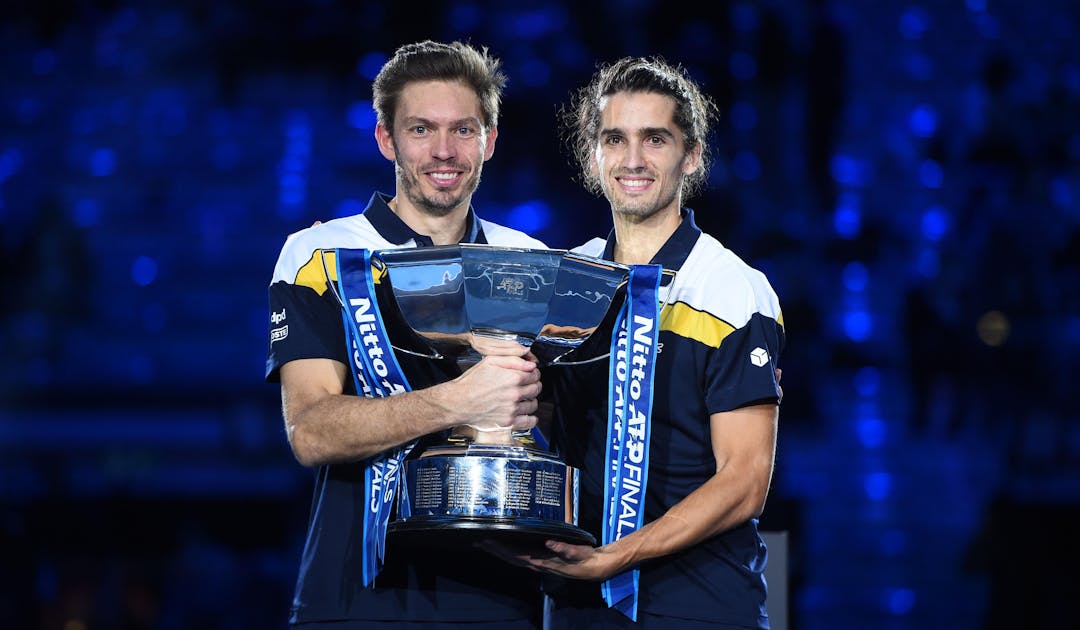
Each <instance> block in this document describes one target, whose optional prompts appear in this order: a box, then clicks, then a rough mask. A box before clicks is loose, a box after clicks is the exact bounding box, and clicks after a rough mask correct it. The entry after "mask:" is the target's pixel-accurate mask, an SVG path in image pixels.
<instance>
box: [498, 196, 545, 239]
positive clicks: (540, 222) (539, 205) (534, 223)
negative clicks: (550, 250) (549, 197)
mask: <svg viewBox="0 0 1080 630" xmlns="http://www.w3.org/2000/svg"><path fill="white" fill-rule="evenodd" d="M506 223H507V225H508V226H509V227H512V228H514V229H517V230H521V231H522V232H525V233H528V234H532V233H535V232H538V231H540V230H542V229H544V228H546V227H547V226H548V224H549V223H551V206H549V205H548V203H547V202H546V201H542V200H538V199H532V200H530V201H526V202H525V203H522V204H518V205H516V206H514V207H513V208H511V209H510V211H509V212H507V213H506Z"/></svg>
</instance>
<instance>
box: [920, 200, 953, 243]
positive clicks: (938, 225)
mask: <svg viewBox="0 0 1080 630" xmlns="http://www.w3.org/2000/svg"><path fill="white" fill-rule="evenodd" d="M950 221H951V218H950V216H949V211H948V210H946V209H945V208H944V207H942V206H931V207H929V208H927V209H926V212H923V216H922V222H921V228H922V236H923V238H925V239H926V240H928V241H931V242H937V241H940V240H941V239H942V237H944V236H945V235H946V234H948V232H949V224H950Z"/></svg>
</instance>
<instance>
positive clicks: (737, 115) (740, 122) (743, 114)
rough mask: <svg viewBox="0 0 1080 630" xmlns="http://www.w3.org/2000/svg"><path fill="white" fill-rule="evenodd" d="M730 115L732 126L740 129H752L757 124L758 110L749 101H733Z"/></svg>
mask: <svg viewBox="0 0 1080 630" xmlns="http://www.w3.org/2000/svg"><path fill="white" fill-rule="evenodd" d="M728 117H729V118H730V119H731V126H732V127H734V128H736V129H738V130H739V131H750V130H751V129H753V128H754V127H756V126H757V120H758V116H757V110H756V109H754V105H753V104H752V103H750V102H749V101H737V102H735V103H733V104H732V105H731V109H730V110H729V114H728Z"/></svg>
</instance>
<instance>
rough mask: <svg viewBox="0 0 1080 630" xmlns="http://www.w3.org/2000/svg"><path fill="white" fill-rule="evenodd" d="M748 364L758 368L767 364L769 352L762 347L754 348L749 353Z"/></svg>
mask: <svg viewBox="0 0 1080 630" xmlns="http://www.w3.org/2000/svg"><path fill="white" fill-rule="evenodd" d="M750 362H751V363H753V364H754V365H756V366H758V367H761V366H763V365H766V364H768V362H769V352H768V351H767V350H766V349H765V348H762V347H757V348H754V349H753V350H751V351H750Z"/></svg>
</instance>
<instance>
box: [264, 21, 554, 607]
mask: <svg viewBox="0 0 1080 630" xmlns="http://www.w3.org/2000/svg"><path fill="white" fill-rule="evenodd" d="M505 82H506V79H505V76H504V75H503V73H502V71H501V70H500V62H499V60H498V59H496V58H495V57H493V56H491V55H489V54H488V52H487V49H486V48H476V47H473V46H471V45H468V44H463V43H460V42H453V43H450V44H444V43H438V42H433V41H423V42H419V43H414V44H408V45H405V46H402V47H400V48H399V49H398V50H397V51H396V52H395V54H394V55H393V57H391V58H390V59H389V60H388V61H387V63H386V64H385V65H384V66H383V68H382V70H381V71H380V72H379V74H378V76H377V77H376V78H375V81H374V85H373V96H374V98H373V104H374V108H375V110H376V112H377V115H378V123H377V126H376V130H375V140H376V143H377V144H378V148H379V151H380V152H381V153H382V154H383V156H384V157H386V159H387V160H390V161H392V162H393V163H394V171H395V176H396V177H395V179H396V190H395V194H394V196H393V197H390V196H388V195H385V194H383V193H380V192H376V193H374V194H373V195H372V197H371V200H370V202H369V203H368V206H367V208H366V209H365V210H364V211H363V213H361V214H358V215H354V216H349V217H344V218H339V219H334V220H331V221H326V222H322V223H318V224H316V225H314V226H312V227H310V228H307V229H305V230H302V231H300V232H298V233H296V234H293V235H291V236H290V237H289V238H288V239H287V240H286V242H285V245H284V246H283V247H282V250H281V253H280V256H279V258H278V261H277V265H276V267H275V269H274V275H273V280H272V281H271V284H270V288H269V296H270V298H269V299H270V312H271V324H270V326H271V331H270V343H269V352H268V359H267V372H266V378H267V380H269V381H271V382H273V381H280V383H281V396H282V409H283V415H284V420H285V430H286V435H287V437H288V440H289V445H290V446H291V447H292V451H293V454H294V455H295V457H296V459H297V460H298V461H299V462H300V463H301V464H303V465H305V466H310V467H312V468H313V469H314V472H315V488H314V496H313V500H312V504H311V511H310V515H309V524H308V532H307V537H306V539H305V542H304V550H303V556H302V559H301V564H300V572H299V577H298V579H297V584H296V593H295V598H294V600H293V605H292V610H291V615H290V618H289V621H290V623H291V624H293V625H294V626H295V627H302V628H308V627H311V628H361V627H363V628H369V627H380V626H382V625H385V626H386V627H394V628H400V627H411V626H408V625H403V624H404V623H416V624H418V625H421V626H422V627H424V628H441V627H458V626H459V625H461V626H466V627H470V628H486V627H491V628H496V627H498V628H532V627H535V626H536V625H537V619H538V615H539V610H540V601H541V599H540V594H539V586H538V583H537V579H536V576H535V575H534V574H532V573H531V572H528V571H523V570H521V569H518V568H515V567H510V566H508V565H506V564H505V563H501V562H498V561H497V560H495V559H494V558H490V557H488V556H487V555H486V554H483V553H480V552H477V551H476V550H473V549H457V548H441V549H439V550H438V552H437V553H435V552H433V550H431V549H426V548H413V547H406V546H393V540H390V541H389V542H388V544H389V545H390V546H388V548H387V549H386V553H385V565H383V566H382V567H381V569H376V571H377V575H375V576H374V578H373V583H372V584H371V585H370V586H366V585H365V584H364V582H365V579H366V578H365V576H364V575H362V569H361V567H362V565H363V564H364V563H363V561H362V556H363V554H364V553H366V552H365V549H369V547H365V544H366V543H365V540H367V541H368V542H370V536H371V530H370V529H369V524H368V523H366V522H365V512H366V511H367V504H368V503H370V500H366V499H365V496H366V494H365V493H366V492H367V491H368V489H369V488H368V487H367V486H368V485H370V484H366V483H365V476H366V472H365V471H366V470H367V469H366V468H365V467H366V466H370V465H372V464H371V462H372V461H373V458H378V457H383V456H384V454H386V453H387V452H392V451H394V449H400V448H402V447H403V446H404V445H407V444H415V443H416V442H417V440H422V439H423V438H424V437H425V436H433V435H439V434H444V433H445V432H446V431H449V430H450V429H452V428H453V427H455V426H458V425H462V424H466V423H468V424H469V425H470V426H474V427H478V428H480V429H481V430H483V429H484V428H487V429H514V430H522V431H524V430H528V429H531V428H532V427H533V426H534V425H535V424H536V420H537V418H536V409H537V400H536V399H537V395H538V394H539V392H540V372H539V370H538V369H537V367H536V364H535V361H534V360H532V357H531V356H530V355H527V354H526V351H525V349H524V348H522V349H521V350H522V351H521V352H520V353H517V354H513V353H507V352H504V354H503V355H502V356H485V357H484V358H483V359H482V360H480V362H479V363H477V364H476V365H474V366H473V367H471V368H470V369H468V370H467V371H465V372H464V373H459V370H458V368H457V367H456V365H455V364H453V362H451V361H436V360H431V359H427V358H417V357H411V356H409V355H403V356H398V357H397V359H398V362H399V363H400V365H401V369H402V372H403V373H404V375H405V376H406V377H407V379H408V383H409V384H410V388H409V391H406V392H404V393H400V394H396V395H393V396H386V397H365V396H363V395H357V389H358V387H357V385H356V382H355V381H354V379H353V378H352V376H351V372H350V366H351V365H352V359H351V356H350V355H351V352H350V351H349V348H348V346H347V340H346V333H345V329H344V326H343V321H342V310H341V309H342V306H341V305H340V304H339V303H338V301H337V300H338V296H337V293H336V291H335V286H334V283H335V280H336V273H337V272H336V270H335V269H334V268H333V267H332V266H328V265H325V264H324V259H323V257H322V255H321V253H320V250H334V249H338V248H342V249H367V250H372V251H374V250H381V249H392V248H408V247H425V246H432V245H444V244H454V243H487V244H491V245H503V246H513V247H524V248H541V247H543V246H544V245H543V243H541V242H540V241H538V240H536V239H533V238H531V237H529V236H527V235H526V234H524V233H521V232H519V231H516V230H512V229H509V228H506V227H502V226H499V225H496V224H494V223H491V222H489V221H485V220H483V219H480V218H479V217H478V216H477V215H476V213H475V212H474V211H473V209H472V207H471V200H472V195H473V193H474V192H475V190H476V188H477V186H478V185H479V182H480V175H481V171H482V169H483V164H484V162H485V161H487V160H488V159H489V158H490V157H491V156H492V153H493V151H494V149H495V139H496V137H497V135H498V127H497V124H498V115H499V104H500V99H501V94H502V89H503V87H504V85H505ZM416 450H417V452H419V449H416ZM392 538H393V537H392V536H391V539H392ZM365 557H369V556H365ZM368 581H370V580H368Z"/></svg>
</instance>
